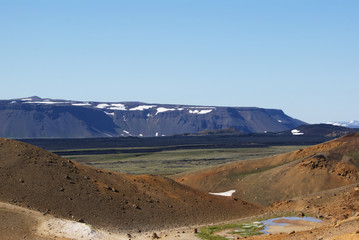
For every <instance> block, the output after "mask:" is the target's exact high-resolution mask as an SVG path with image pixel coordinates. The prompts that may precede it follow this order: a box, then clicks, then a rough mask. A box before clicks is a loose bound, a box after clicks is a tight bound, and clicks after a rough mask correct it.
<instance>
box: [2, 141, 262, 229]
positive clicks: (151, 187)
mask: <svg viewBox="0 0 359 240" xmlns="http://www.w3.org/2000/svg"><path fill="white" fill-rule="evenodd" d="M0 181H1V184H0V201H4V202H10V203H15V204H17V205H20V206H24V207H27V208H29V209H34V210H38V211H41V212H48V213H50V214H52V215H54V216H56V217H63V218H68V219H74V220H81V221H85V222H87V223H90V224H92V225H94V226H99V227H108V228H117V229H119V230H150V229H160V228H167V227H174V226H186V225H191V224H202V223H210V222H215V221H222V220H228V219H233V218H238V217H242V216H247V215H249V214H255V213H257V212H258V211H259V210H260V209H259V207H258V206H255V205H253V204H249V203H247V202H244V201H241V200H239V199H234V198H230V197H220V196H212V195H209V194H207V193H205V192H201V191H197V190H194V189H192V188H190V187H187V186H184V185H181V184H179V183H177V182H175V181H173V180H171V179H168V178H165V177H158V176H150V175H143V176H131V175H125V174H120V173H114V172H109V171H105V170H100V169H96V168H91V167H88V166H84V165H81V164H78V163H75V162H71V161H69V160H67V159H65V158H62V157H59V156H57V155H55V154H52V153H49V152H47V151H45V150H43V149H40V148H37V147H34V146H32V145H29V144H25V143H22V142H18V141H14V140H8V139H0Z"/></svg>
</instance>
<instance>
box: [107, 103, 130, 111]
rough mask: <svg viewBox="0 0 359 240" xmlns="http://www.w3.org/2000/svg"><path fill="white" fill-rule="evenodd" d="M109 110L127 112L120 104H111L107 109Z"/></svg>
mask: <svg viewBox="0 0 359 240" xmlns="http://www.w3.org/2000/svg"><path fill="white" fill-rule="evenodd" d="M109 109H110V110H120V111H124V110H127V109H126V106H125V105H124V104H122V103H112V104H111V107H109Z"/></svg>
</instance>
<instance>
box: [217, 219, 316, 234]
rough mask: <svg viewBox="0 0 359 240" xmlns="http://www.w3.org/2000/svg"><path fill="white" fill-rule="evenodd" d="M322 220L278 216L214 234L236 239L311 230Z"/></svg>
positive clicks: (239, 225)
mask: <svg viewBox="0 0 359 240" xmlns="http://www.w3.org/2000/svg"><path fill="white" fill-rule="evenodd" d="M321 223H322V220H320V219H317V218H314V217H278V218H271V219H267V220H263V221H258V222H251V223H242V224H238V225H237V226H236V227H234V228H233V227H232V228H227V229H222V230H220V231H215V232H214V235H217V236H222V237H225V238H226V239H235V238H237V237H238V236H241V237H249V236H253V235H262V234H269V233H271V234H275V233H290V232H293V231H295V232H298V231H304V230H309V229H312V228H314V227H317V226H318V225H320V224H321Z"/></svg>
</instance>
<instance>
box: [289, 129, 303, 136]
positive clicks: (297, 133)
mask: <svg viewBox="0 0 359 240" xmlns="http://www.w3.org/2000/svg"><path fill="white" fill-rule="evenodd" d="M291 132H292V134H293V135H296V136H299V135H303V134H304V133H301V132H300V130H298V129H293V130H292V131H291Z"/></svg>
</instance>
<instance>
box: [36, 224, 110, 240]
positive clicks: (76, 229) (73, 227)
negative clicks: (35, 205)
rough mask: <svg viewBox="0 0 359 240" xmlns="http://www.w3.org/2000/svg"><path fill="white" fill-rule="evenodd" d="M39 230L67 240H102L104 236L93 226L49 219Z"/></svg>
mask: <svg viewBox="0 0 359 240" xmlns="http://www.w3.org/2000/svg"><path fill="white" fill-rule="evenodd" d="M39 230H40V231H41V232H42V233H44V234H46V235H49V236H55V237H59V238H62V239H64V238H66V239H86V240H100V239H104V235H103V234H101V233H100V232H98V231H96V230H95V229H93V228H92V227H91V226H89V225H87V224H84V223H79V222H75V221H70V220H65V219H49V220H47V221H44V222H43V223H41V225H40V226H39Z"/></svg>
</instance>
